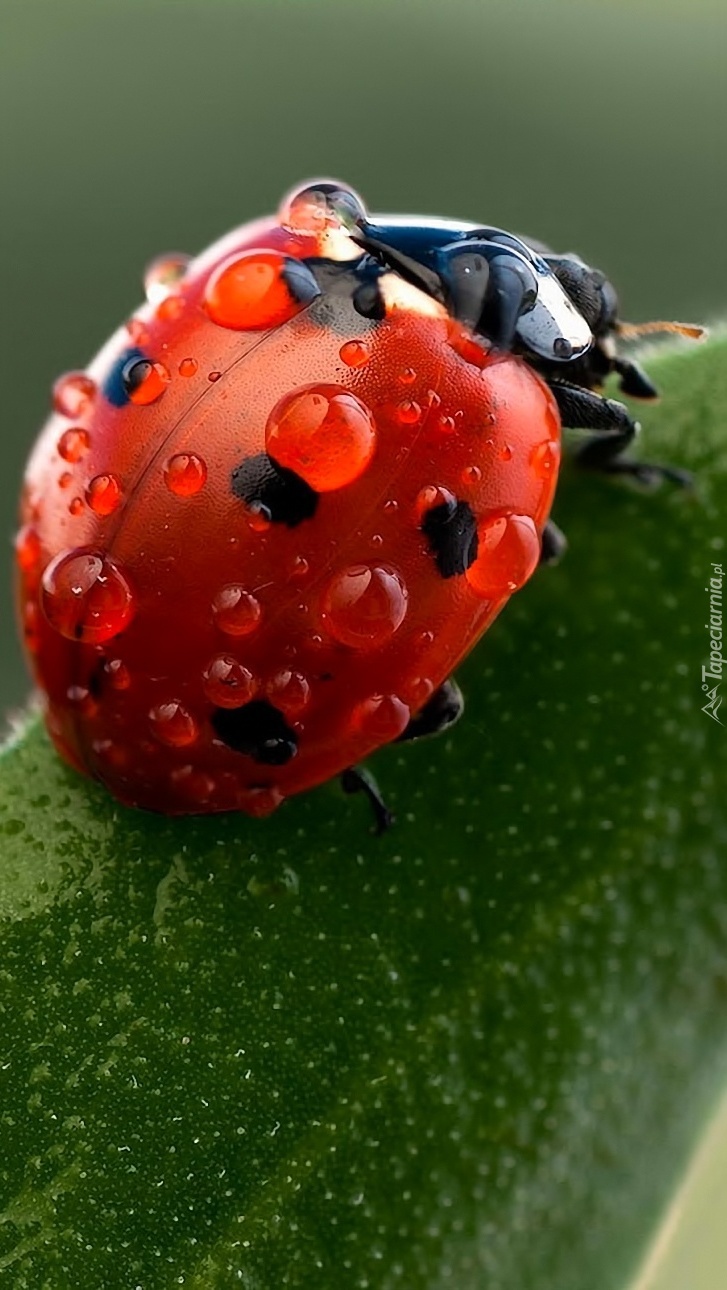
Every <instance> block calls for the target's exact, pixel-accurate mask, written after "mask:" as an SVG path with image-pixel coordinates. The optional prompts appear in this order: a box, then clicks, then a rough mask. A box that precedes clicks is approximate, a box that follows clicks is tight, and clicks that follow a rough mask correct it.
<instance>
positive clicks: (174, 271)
mask: <svg viewBox="0 0 727 1290" xmlns="http://www.w3.org/2000/svg"><path fill="white" fill-rule="evenodd" d="M189 261H190V257H189V256H188V255H182V254H179V253H177V252H168V253H167V254H165V255H158V256H157V257H156V258H155V259H154V260H152V261H151V264H148V265H147V267H146V269H145V271H144V292H145V295H146V298H147V300H148V302H149V304H150V305H159V304H161V303H162V301H163V300H166V299H167V298H168V297H169V296H171V295H172V293H174V292H176V290H177V288H178V286H179V284H180V282H181V281H182V279H183V277H184V275H185V273H186V272H187V266H188V265H189Z"/></svg>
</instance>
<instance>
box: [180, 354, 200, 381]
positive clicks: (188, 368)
mask: <svg viewBox="0 0 727 1290" xmlns="http://www.w3.org/2000/svg"><path fill="white" fill-rule="evenodd" d="M198 369H199V363H198V362H197V360H196V358H183V359H182V361H181V363H180V364H179V367H178V369H177V370H178V372H179V375H180V376H184V377H185V378H187V379H188V378H189V377H190V376H196V374H197V371H198Z"/></svg>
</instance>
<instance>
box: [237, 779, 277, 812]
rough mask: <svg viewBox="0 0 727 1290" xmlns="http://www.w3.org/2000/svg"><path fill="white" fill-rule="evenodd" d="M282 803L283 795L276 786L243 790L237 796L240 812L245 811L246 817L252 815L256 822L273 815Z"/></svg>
mask: <svg viewBox="0 0 727 1290" xmlns="http://www.w3.org/2000/svg"><path fill="white" fill-rule="evenodd" d="M282 801H283V794H282V793H281V791H280V789H279V788H276V787H275V785H265V786H261V787H259V788H241V789H240V791H239V792H238V794H237V807H238V810H240V811H244V812H245V814H246V815H251V816H253V818H254V819H256V820H262V819H264V818H265V817H266V816H267V815H272V813H273V811H275V810H277V808H278V807H279V806H280V804H281V802H282Z"/></svg>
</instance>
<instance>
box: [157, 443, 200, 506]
mask: <svg viewBox="0 0 727 1290" xmlns="http://www.w3.org/2000/svg"><path fill="white" fill-rule="evenodd" d="M206 481H207V466H206V465H205V463H204V461H203V460H202V458H201V457H198V456H197V454H196V453H194V452H178V453H175V455H174V456H173V457H170V458H169V460H168V462H167V464H166V466H165V467H164V482H165V484H166V486H167V488H168V489H169V491H170V493H174V494H175V495H176V496H177V497H194V495H195V493H198V492H200V490H201V489H202V488H204V486H205V483H206Z"/></svg>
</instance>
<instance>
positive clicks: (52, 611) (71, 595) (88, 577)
mask: <svg viewBox="0 0 727 1290" xmlns="http://www.w3.org/2000/svg"><path fill="white" fill-rule="evenodd" d="M40 603H41V608H42V610H43V613H44V615H45V617H46V618H47V620H48V622H49V623H50V625H51V627H54V628H55V630H56V631H57V632H59V633H60V635H61V636H65V637H66V638H67V639H68V640H72V641H82V642H84V643H85V644H91V645H97V644H102V643H103V642H104V641H107V640H111V638H112V637H114V636H117V635H118V634H119V632H122V631H123V630H124V628H125V627H128V626H129V623H130V622H131V619H132V617H133V615H134V609H135V603H134V595H133V592H132V590H131V588H130V586H129V583H128V581H127V579H126V577H125V576H124V574H123V573H122V571H121V569H120V568H119V567H118V565H116V564H115V563H114V562H113V560H111V559H110V558H109V557H108V556H106V555H103V554H102V553H101V552H98V551H92V550H89V549H87V548H83V547H77V548H74V549H73V550H70V551H61V552H60V553H59V554H58V555H57V556H56V557H55V559H54V560H52V561H51V563H50V564H49V565H48V567H47V569H46V570H45V572H44V574H43V578H42V582H41V599H40Z"/></svg>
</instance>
